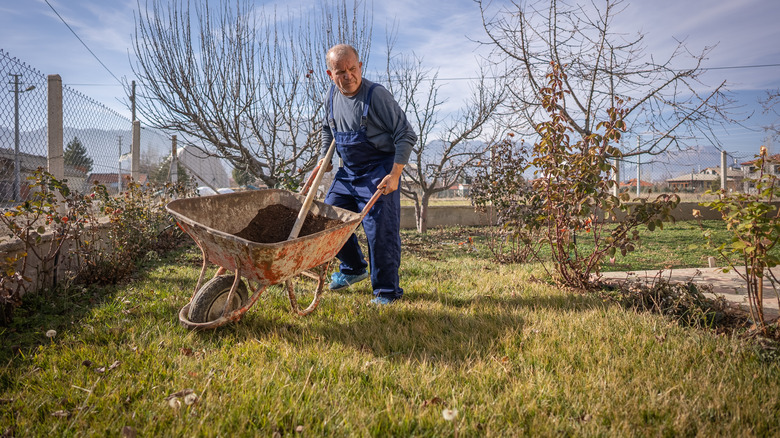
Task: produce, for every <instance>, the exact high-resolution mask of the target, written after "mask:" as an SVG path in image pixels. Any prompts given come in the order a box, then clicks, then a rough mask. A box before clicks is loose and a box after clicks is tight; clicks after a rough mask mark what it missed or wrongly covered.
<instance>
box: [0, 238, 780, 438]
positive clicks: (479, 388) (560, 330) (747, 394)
mask: <svg viewBox="0 0 780 438" xmlns="http://www.w3.org/2000/svg"><path fill="white" fill-rule="evenodd" d="M667 230H668V229H667ZM476 231H479V230H476V229H451V230H432V232H431V233H430V234H429V235H428V236H417V235H415V234H413V233H406V232H405V233H404V241H405V244H406V246H405V248H406V250H405V255H404V260H403V263H402V270H401V276H402V285H403V286H404V288H405V292H406V293H405V298H404V299H403V300H402V301H400V302H397V303H394V304H393V305H391V306H388V307H384V308H376V307H373V306H370V305H368V300H369V298H370V286H369V285H368V284H367V283H366V282H364V283H361V284H359V285H356V286H353V287H352V288H350V289H347V290H344V291H338V292H329V293H327V294H326V295H325V296H324V297H323V300H322V302H321V304H320V306H319V308H318V309H317V311H316V312H314V313H313V314H312V315H310V316H308V317H303V318H301V317H296V316H293V315H291V314H290V313H289V310H288V309H289V303H288V302H287V298H286V296H285V295H284V294H283V293H282V291H281V290H280V289H278V288H274V289H273V290H270V291H269V292H267V293H266V294H265V295H264V296H262V297H261V298H260V300H259V301H258V303H257V304H256V305H255V307H254V308H252V309H251V310H250V311H249V312H248V313H247V315H246V317H245V318H244V319H243V320H242V321H240V322H238V323H235V324H233V325H230V326H227V327H223V328H221V329H218V330H213V331H204V332H194V331H189V330H186V329H184V328H183V327H181V326H180V325H179V323H178V319H177V313H178V310H179V308H181V307H182V306H183V305H184V304H186V302H187V300H188V298H189V295H190V294H191V292H192V288H193V287H194V285H195V282H196V277H197V273H198V270H199V264H200V253H199V251H197V250H196V249H195V248H193V247H192V246H191V245H188V246H186V247H184V248H182V249H180V250H178V251H175V252H173V253H170V254H168V255H165V256H163V257H162V259H161V260H150V261H148V262H147V265H146V266H145V267H144V268H143V269H142V270H141V271H139V273H138V274H137V275H136V277H135V278H134V279H133V280H132V281H131V282H129V283H127V284H123V285H118V286H114V287H105V288H89V289H72V290H71V291H70V292H68V294H60V295H58V296H46V295H43V294H42V295H41V296H39V297H38V298H37V299H30V300H28V302H27V303H26V304H25V306H24V307H23V308H21V309H19V311H18V318H17V321H16V322H15V324H14V325H13V326H11V327H9V328H0V333H1V335H0V339H2V346H1V348H2V350H0V360H2V364H3V369H2V373H1V374H0V433H4V432H5V433H10V434H11V435H14V436H136V435H133V434H137V436H323V435H324V436H339V437H341V436H435V437H439V436H521V435H532V436H538V435H541V436H559V435H569V436H581V435H586V436H621V437H622V436H693V435H699V436H742V435H748V436H751V435H757V436H777V435H778V434H780V417H778V416H777V412H778V411H780V395H778V394H780V354H779V353H778V350H777V349H772V348H767V347H766V346H763V347H762V346H761V345H760V344H759V343H758V342H756V341H755V340H750V339H745V338H744V337H741V336H736V335H718V334H716V333H714V332H711V331H703V330H696V329H692V328H685V327H681V326H680V325H678V324H676V323H674V322H671V321H669V320H667V319H665V318H664V317H662V316H658V315H652V314H642V313H635V312H633V311H629V310H626V309H624V308H621V307H620V306H618V305H615V304H612V303H610V302H605V301H603V300H601V299H599V298H598V297H596V296H586V295H582V294H580V293H577V292H572V291H564V290H561V289H560V288H559V287H555V286H553V285H551V284H550V282H549V279H546V278H545V277H544V273H543V272H544V271H543V270H542V269H540V268H539V267H538V266H535V265H496V264H494V263H492V261H491V260H490V258H489V257H487V256H486V254H487V251H486V250H485V249H484V248H480V247H479V239H478V238H477V239H475V241H476V242H477V245H476V247H470V246H469V245H467V244H463V242H464V241H467V239H468V237H469V236H475V237H478V235H477V233H476ZM685 239H686V240H687V239H688V238H685ZM656 240H657V239H656ZM672 242H673V243H675V244H676V245H677V246H680V245H679V243H680V238H672ZM653 243H654V244H656V243H658V242H657V241H655V242H653ZM648 245H649V244H648ZM643 249H645V247H643ZM654 252H657V253H658V254H659V255H658V256H657V257H655V259H657V260H659V261H661V262H664V263H665V262H666V259H670V260H671V258H673V257H677V251H673V252H668V253H665V252H663V251H662V250H660V249H658V250H654ZM152 259H153V257H152ZM681 260H685V261H684V262H683V263H689V262H690V263H693V262H694V261H696V262H697V263H698V262H699V261H700V256H699V255H686V256H685V257H683V258H681ZM620 263H623V262H622V261H621V262H620ZM625 263H627V264H630V263H632V262H630V261H626V262H625ZM301 286H302V287H306V286H307V285H305V284H302V285H301ZM308 286H309V287H310V285H308ZM308 296H310V294H308V295H307V297H308ZM50 329H53V330H56V331H57V334H56V336H54V337H53V338H47V337H46V335H45V333H46V331H47V330H50ZM12 346H14V347H13V348H12ZM14 352H17V353H14ZM190 391H192V392H191V393H190ZM444 409H452V410H457V415H455V418H454V419H453V420H451V421H448V420H446V419H445V418H444V416H443V414H442V411H443V410H444Z"/></svg>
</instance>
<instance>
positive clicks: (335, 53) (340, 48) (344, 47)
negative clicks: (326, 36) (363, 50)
mask: <svg viewBox="0 0 780 438" xmlns="http://www.w3.org/2000/svg"><path fill="white" fill-rule="evenodd" d="M347 53H352V54H354V55H355V58H357V60H358V62H360V55H358V51H357V50H356V49H355V48H354V47H352V46H350V45H349V44H336V45H335V46H333V47H331V48H330V49H329V50H328V53H326V54H325V64H326V65H327V66H328V69H332V68H333V66H332V65H331V64H330V59H331V57H334V58H336V59H338V58H341V57H342V56H344V55H346V54H347Z"/></svg>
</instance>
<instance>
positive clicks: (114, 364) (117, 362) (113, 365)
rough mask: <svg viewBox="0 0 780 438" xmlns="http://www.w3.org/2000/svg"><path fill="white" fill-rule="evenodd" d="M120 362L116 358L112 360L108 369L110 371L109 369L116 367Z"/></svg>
mask: <svg viewBox="0 0 780 438" xmlns="http://www.w3.org/2000/svg"><path fill="white" fill-rule="evenodd" d="M120 363H121V362H119V361H118V360H117V361H114V363H112V364H111V366H109V367H108V371H111V370H113V369H115V368H116V367H118V366H119V364H120Z"/></svg>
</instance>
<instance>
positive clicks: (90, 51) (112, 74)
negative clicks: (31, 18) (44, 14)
mask: <svg viewBox="0 0 780 438" xmlns="http://www.w3.org/2000/svg"><path fill="white" fill-rule="evenodd" d="M43 1H45V2H46V4H47V5H49V7H50V8H51V10H52V11H54V13H55V14H56V15H57V17H59V19H60V21H62V23H63V24H64V25H65V26H66V27H67V28H68V30H70V31H71V33H73V35H74V36H75V37H76V39H78V40H79V41H80V42H81V44H82V45H83V46H84V47H85V48H86V49H87V51H89V53H90V54H92V56H93V57H95V59H96V60H97V62H99V63H100V65H102V66H103V68H104V69H106V71H107V72H108V74H110V75H111V76H113V78H114V79H116V81H117V83H119V85H122V81H120V80H119V78H117V77H116V75H114V73H112V72H111V70H109V69H108V67H106V65H105V64H103V61H101V60H100V58H98V57H97V55H95V52H93V51H92V49H90V48H89V46H87V43H85V42H84V40H82V39H81V37H80V36H78V34H77V33H76V31H74V30H73V28H72V27H70V25H69V24H68V23H67V22H66V21H65V19H64V18H62V15H60V13H59V12H57V10H56V9H54V6H52V5H51V3H49V0H43Z"/></svg>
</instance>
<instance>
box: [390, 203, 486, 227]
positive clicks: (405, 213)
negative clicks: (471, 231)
mask: <svg viewBox="0 0 780 438" xmlns="http://www.w3.org/2000/svg"><path fill="white" fill-rule="evenodd" d="M488 221H489V219H488V214H486V213H479V212H477V211H475V210H474V207H472V206H470V205H464V206H456V205H447V206H431V207H428V227H430V228H433V227H440V226H445V227H446V226H455V225H462V226H478V225H488V223H489V222H488ZM401 228H410V229H413V228H417V223H416V221H415V216H414V207H401Z"/></svg>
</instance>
